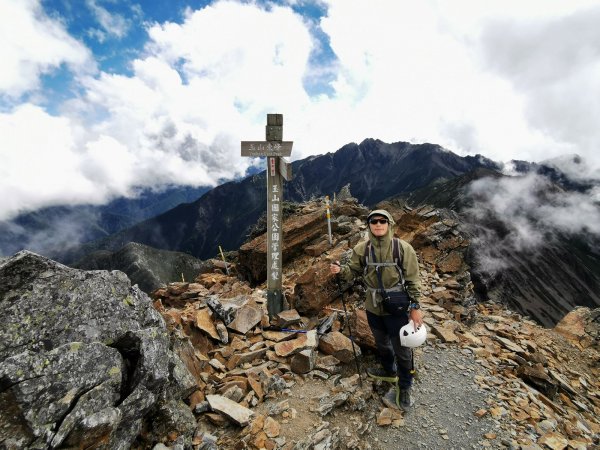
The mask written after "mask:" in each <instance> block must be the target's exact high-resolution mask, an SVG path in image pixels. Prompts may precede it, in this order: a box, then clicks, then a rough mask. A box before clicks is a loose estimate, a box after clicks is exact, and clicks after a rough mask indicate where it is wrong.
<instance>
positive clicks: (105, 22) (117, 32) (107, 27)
mask: <svg viewBox="0 0 600 450" xmlns="http://www.w3.org/2000/svg"><path fill="white" fill-rule="evenodd" d="M85 3H86V5H87V7H88V8H89V9H90V10H91V11H92V13H93V14H94V17H95V18H96V20H97V21H98V23H99V24H100V26H101V27H102V29H103V30H104V32H98V31H96V33H95V35H96V37H97V38H98V40H99V41H100V42H102V41H103V40H104V39H105V36H106V34H108V35H110V36H113V37H116V38H119V39H120V38H122V37H124V36H126V35H127V32H128V31H129V28H130V22H129V21H128V20H127V19H126V18H125V17H123V16H122V15H120V14H116V13H110V12H109V11H108V10H107V9H106V8H104V7H102V6H100V5H99V4H98V2H97V0H86V2H85Z"/></svg>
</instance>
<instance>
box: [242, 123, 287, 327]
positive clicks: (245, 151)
mask: <svg viewBox="0 0 600 450" xmlns="http://www.w3.org/2000/svg"><path fill="white" fill-rule="evenodd" d="M266 139H267V140H266V141H242V156H252V157H258V156H264V157H266V158H267V310H268V312H269V317H273V316H274V315H276V314H277V313H279V312H281V311H283V296H282V283H281V280H282V249H283V232H282V214H281V213H282V203H283V191H282V183H281V179H282V178H283V179H284V180H286V181H289V180H291V178H292V166H291V164H290V163H288V162H287V161H286V160H284V159H283V157H284V156H290V154H291V153H292V144H293V142H284V141H283V140H282V139H283V114H267V128H266Z"/></svg>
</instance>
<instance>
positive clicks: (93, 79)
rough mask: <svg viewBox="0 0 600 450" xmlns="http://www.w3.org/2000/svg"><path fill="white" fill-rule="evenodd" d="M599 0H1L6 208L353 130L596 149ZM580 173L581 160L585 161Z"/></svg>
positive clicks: (590, 167)
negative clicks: (272, 119) (280, 142)
mask: <svg viewBox="0 0 600 450" xmlns="http://www.w3.org/2000/svg"><path fill="white" fill-rule="evenodd" d="M598 23H600V2H598V1H597V0H574V1H569V2H564V1H562V0H561V1H559V0H530V1H527V2H522V1H516V0H502V1H500V0H489V1H485V2H482V1H479V0H453V1H440V0H424V1H419V2H414V1H408V0H406V1H405V0H393V1H392V0H343V1H342V0H281V1H277V2H270V1H253V2H251V1H237V0H219V1H186V0H171V1H168V2H156V1H118V0H77V1H75V0H0V60H2V62H3V70H2V71H0V142H2V146H0V158H1V161H2V164H0V198H2V201H1V202H0V220H1V219H5V218H8V217H11V216H14V215H15V214H17V213H19V212H21V211H26V210H32V209H36V208H40V207H43V206H48V205H56V204H76V203H95V204H98V203H103V202H106V201H108V200H110V199H112V198H114V197H118V196H129V195H133V194H134V193H135V192H137V189H136V188H137V187H148V188H153V189H160V188H161V187H162V186H165V185H169V184H186V185H195V186H199V185H214V184H216V183H218V182H219V181H220V180H227V179H233V178H235V177H239V176H241V175H243V174H244V173H246V170H247V169H248V167H249V165H251V164H256V163H257V161H253V160H250V159H248V158H242V157H240V145H239V142H240V140H262V139H263V138H264V125H265V122H266V114H267V113H270V112H278V113H282V114H284V139H285V140H292V141H294V149H293V151H292V158H293V159H297V158H304V157H306V156H309V155H314V154H322V153H326V152H331V151H335V150H337V149H338V148H340V147H341V146H343V145H345V144H346V143H348V142H361V141H362V140H363V139H365V138H369V137H373V138H379V139H381V140H383V141H386V142H396V141H409V142H413V143H420V142H432V143H436V144H440V145H442V146H444V147H445V148H447V149H449V150H451V151H454V152H456V153H458V154H461V155H467V154H476V153H481V154H484V155H485V156H487V157H490V158H493V159H495V160H498V161H508V160H510V159H524V160H533V161H541V160H546V159H549V158H559V159H560V158H562V155H565V154H574V153H577V154H579V155H581V156H582V157H583V158H584V159H585V161H586V163H585V165H584V169H585V170H582V168H581V167H579V168H577V170H578V171H579V172H580V175H585V176H592V175H594V174H595V175H594V176H597V174H598V167H599V166H600V157H599V156H598V154H600V152H598V147H599V146H600V127H598V123H600V28H599V27H598V26H597V24H598ZM581 172H586V173H581Z"/></svg>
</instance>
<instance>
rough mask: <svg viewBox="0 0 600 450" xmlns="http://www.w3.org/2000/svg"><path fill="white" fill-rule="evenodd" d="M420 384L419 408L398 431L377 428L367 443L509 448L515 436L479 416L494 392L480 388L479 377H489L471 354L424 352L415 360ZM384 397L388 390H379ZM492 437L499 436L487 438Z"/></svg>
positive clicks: (386, 446) (453, 349) (444, 349)
mask: <svg viewBox="0 0 600 450" xmlns="http://www.w3.org/2000/svg"><path fill="white" fill-rule="evenodd" d="M416 365H417V369H418V379H417V380H416V382H415V385H414V388H413V391H414V398H415V406H414V409H413V411H411V412H410V413H408V414H405V415H404V423H405V424H404V426H402V427H399V428H392V427H374V428H373V430H372V432H371V433H370V435H369V436H368V437H367V439H366V440H367V441H368V442H369V443H370V444H371V446H372V448H373V449H377V450H379V449H381V450H384V449H385V450H388V449H449V450H450V449H455V450H458V449H473V448H508V447H509V442H510V436H509V435H508V433H507V432H506V431H504V430H502V429H501V428H500V424H499V423H498V422H497V421H496V420H494V419H493V418H491V417H489V415H486V416H484V417H483V418H481V419H478V418H477V417H475V415H474V412H475V411H478V410H479V409H482V408H484V409H485V408H486V407H487V404H486V399H487V398H489V397H490V395H492V394H491V391H487V390H485V389H483V388H481V387H480V386H479V385H478V384H477V383H476V382H475V380H474V378H475V376H476V375H488V373H487V370H486V369H485V368H484V367H482V366H481V365H479V364H478V363H477V362H476V361H475V360H474V358H473V356H472V355H470V352H468V351H464V353H463V352H461V350H460V349H457V348H456V347H447V346H443V345H442V346H437V347H431V346H430V347H425V348H424V349H423V350H421V351H419V353H418V356H417V358H416ZM378 389H379V390H381V392H385V387H384V386H380V387H378ZM487 433H494V434H496V435H497V437H496V438H495V439H486V438H485V437H484V435H485V434H487Z"/></svg>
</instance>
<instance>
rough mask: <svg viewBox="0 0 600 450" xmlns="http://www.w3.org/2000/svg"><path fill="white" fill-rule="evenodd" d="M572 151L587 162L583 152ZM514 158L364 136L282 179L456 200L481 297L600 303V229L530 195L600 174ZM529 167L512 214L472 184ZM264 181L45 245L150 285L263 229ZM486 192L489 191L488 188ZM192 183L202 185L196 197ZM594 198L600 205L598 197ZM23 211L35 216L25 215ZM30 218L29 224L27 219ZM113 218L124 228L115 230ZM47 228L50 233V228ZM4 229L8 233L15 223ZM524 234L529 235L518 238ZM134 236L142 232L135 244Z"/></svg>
mask: <svg viewBox="0 0 600 450" xmlns="http://www.w3.org/2000/svg"><path fill="white" fill-rule="evenodd" d="M572 163H573V164H574V165H575V166H576V165H577V164H584V163H583V162H582V161H581V160H580V159H577V158H574V159H573V161H572ZM511 165H512V173H514V174H516V175H518V176H516V177H509V176H506V175H504V174H503V173H502V170H503V169H504V167H503V165H502V164H499V163H496V162H494V161H492V160H490V159H487V158H485V157H483V156H481V155H476V156H467V157H461V156H458V155H456V154H454V153H452V152H450V151H448V150H446V149H444V148H442V147H440V146H438V145H434V144H418V145H414V144H409V143H406V142H396V143H391V144H390V143H385V142H382V141H380V140H377V139H365V140H364V141H363V142H361V143H360V144H356V143H351V144H347V145H345V146H343V147H342V148H340V149H339V150H338V151H336V152H333V153H327V154H325V155H319V156H311V157H309V158H306V159H303V160H298V161H295V162H293V163H292V172H293V174H294V175H293V179H292V180H291V181H290V182H287V183H285V185H284V199H285V200H286V201H287V202H305V201H307V200H309V199H311V198H318V197H322V196H324V195H329V196H332V195H333V194H334V193H337V192H339V191H340V190H341V189H342V187H344V186H347V185H349V186H350V189H351V193H352V195H353V196H354V197H355V198H356V199H357V200H358V202H359V203H361V204H363V205H365V206H367V207H375V206H376V205H377V204H378V203H380V202H382V201H385V200H387V201H397V202H404V203H406V204H408V205H411V206H413V207H414V206H418V205H423V204H429V205H431V206H432V207H435V208H441V209H448V210H453V211H455V212H457V213H458V215H459V217H460V220H461V222H462V223H461V227H462V228H463V229H464V230H465V232H467V233H468V234H469V235H470V237H471V245H470V247H469V252H468V254H469V264H470V265H471V267H472V270H471V274H472V278H473V281H474V284H475V289H476V291H477V294H478V296H479V298H481V299H491V300H497V301H500V302H502V303H505V304H509V305H511V307H512V308H513V309H515V310H517V311H519V312H521V313H522V314H524V315H528V316H530V317H533V318H535V319H536V320H538V321H539V322H540V323H542V324H543V325H545V326H551V325H553V324H555V323H556V322H557V321H558V320H560V319H561V318H562V317H563V316H564V314H566V312H568V311H570V310H571V309H572V308H573V307H574V306H576V305H583V306H589V307H597V306H598V305H600V295H599V294H598V293H599V292H600V245H599V244H600V243H599V240H598V238H597V234H594V233H588V232H586V230H587V229H586V228H585V226H584V227H583V228H580V229H579V230H576V231H568V230H567V231H565V230H560V229H553V228H552V227H548V226H542V225H543V224H542V222H543V221H542V220H541V219H540V217H534V216H532V215H531V214H530V213H529V212H528V211H527V208H531V205H533V204H535V205H541V206H542V207H543V208H545V210H547V211H554V210H553V209H552V208H555V210H558V211H560V207H561V205H560V204H559V205H557V204H556V203H560V202H561V201H562V200H560V199H561V198H564V196H568V195H571V194H573V195H576V194H579V195H582V196H584V195H586V192H588V191H589V190H590V189H592V188H594V186H596V187H597V185H595V184H594V183H597V182H595V181H593V180H586V181H581V180H576V179H573V178H572V177H569V176H567V175H566V174H565V173H564V172H562V171H561V170H560V169H558V168H557V167H555V166H552V165H544V164H536V163H529V162H526V161H513V162H511ZM527 176H536V177H539V178H540V179H542V180H544V182H543V183H541V184H540V183H538V184H539V186H538V187H537V188H535V189H533V190H532V191H533V192H528V189H523V188H520V187H517V188H511V189H513V190H516V191H517V192H516V194H514V193H513V194H512V195H513V197H512V198H510V199H505V200H506V201H507V202H509V203H512V204H514V205H515V206H514V207H513V208H512V209H516V210H517V213H514V211H513V213H514V214H515V215H514V216H509V215H506V213H505V212H498V211H495V210H494V207H493V205H491V203H492V200H490V199H489V198H488V199H482V195H483V194H482V193H481V192H474V191H473V189H472V186H474V185H477V183H479V186H480V187H481V185H482V183H483V185H484V186H485V185H489V187H488V188H487V190H488V191H490V192H492V194H498V193H501V191H502V189H503V188H502V186H503V184H502V183H510V182H511V180H519V179H523V178H524V177H527ZM265 185H266V180H265V172H264V171H263V172H260V173H255V174H252V175H250V176H247V177H246V178H245V179H242V180H236V181H231V182H228V183H224V184H222V185H220V186H218V187H216V188H214V189H211V190H206V191H205V192H201V190H198V191H193V190H189V191H187V192H186V193H185V194H184V193H182V192H177V191H176V190H173V191H171V192H170V193H165V196H166V198H170V199H172V198H176V197H177V195H184V196H185V195H187V197H185V201H183V202H179V204H177V206H175V207H173V208H171V209H162V211H161V208H156V207H155V205H153V203H152V199H151V198H150V197H146V201H147V202H150V205H146V206H147V208H146V209H144V208H142V207H141V206H142V205H143V200H140V202H141V203H139V204H138V205H137V206H135V207H130V208H132V209H133V210H134V211H136V214H137V213H138V212H139V211H140V210H145V211H159V212H160V213H159V214H158V215H150V214H148V215H147V216H146V218H145V220H143V221H141V222H138V223H135V224H133V225H131V226H124V224H125V223H127V222H128V221H133V220H134V217H139V216H136V215H135V214H130V215H127V214H125V216H126V217H127V219H126V220H123V221H119V220H112V221H111V220H108V222H109V223H110V224H112V227H111V226H108V225H107V226H106V227H100V228H101V232H100V233H99V236H101V238H100V239H95V240H90V241H89V242H87V243H84V244H83V245H76V246H64V245H61V241H60V240H55V241H54V242H55V245H54V246H53V247H52V248H51V249H50V251H48V252H47V254H48V255H49V256H51V257H53V258H54V259H57V260H60V261H62V262H63V263H66V264H69V265H72V266H74V267H80V268H86V269H110V270H113V269H119V270H123V271H124V272H126V273H127V274H128V275H129V276H130V278H132V280H133V281H134V282H136V283H138V284H140V286H142V285H143V288H144V289H145V290H146V291H148V292H149V291H150V290H152V289H154V288H155V287H156V286H157V285H158V284H160V283H163V284H164V283H167V282H169V281H172V279H173V277H176V278H177V279H179V278H180V276H185V277H186V278H187V279H189V278H190V277H191V276H192V275H191V273H193V271H194V270H196V271H197V270H198V268H199V267H200V268H202V267H204V266H203V265H202V264H201V262H200V261H198V260H206V259H209V258H213V257H215V256H217V255H218V252H219V246H221V247H222V248H223V249H224V250H225V251H228V250H229V251H234V252H235V251H237V249H238V248H239V247H240V246H241V245H242V244H243V243H244V242H245V241H247V239H248V237H249V236H250V235H252V237H254V236H256V233H257V224H260V223H262V222H263V221H262V220H261V219H264V214H265V211H266V208H265V206H266V189H265ZM482 192H486V191H485V189H484V190H483V191H482ZM194 194H198V195H201V196H200V197H199V198H195V199H192V198H190V197H193V195H194ZM560 195H563V197H560ZM483 197H485V195H483ZM557 198H558V199H559V200H556V199H557ZM576 201H577V199H576V200H575V202H576ZM159 203H160V202H159ZM167 203H168V202H166V201H165V202H162V204H163V205H165V204H167ZM111 206H115V205H114V204H113V205H111ZM284 206H285V203H284ZM590 207H591V208H592V209H594V208H595V209H596V211H598V209H599V206H598V203H597V202H596V203H592V204H591V206H590ZM105 211H110V209H108V210H105ZM70 212H72V211H69V210H68V211H67V213H66V214H67V215H68V214H69V213H70ZM36 214H40V213H32V214H31V215H30V216H28V217H29V219H30V222H31V223H33V224H35V223H36V221H35V220H34V219H35V217H36ZM53 214H55V215H56V217H62V218H64V217H63V216H62V215H61V214H65V212H64V211H63V210H61V209H60V208H57V209H55V210H51V214H49V211H48V210H45V211H43V214H42V217H51V216H52V215H53ZM571 214H572V213H571ZM107 217H112V218H114V217H118V214H117V215H115V214H112V213H111V214H107ZM523 218H525V221H526V222H527V223H526V224H525V225H526V228H527V227H529V228H530V229H531V230H530V231H529V232H530V236H525V237H524V238H523V237H521V236H519V230H518V229H515V226H516V225H515V224H520V222H521V221H522V220H523ZM334 219H335V218H334ZM21 220H23V218H21ZM581 220H585V219H584V218H583V217H582V218H581ZM42 222H43V221H42ZM23 223H24V224H25V225H27V222H26V221H25V222H23ZM87 223H88V224H90V227H89V228H90V229H91V230H92V231H90V230H86V231H87V232H88V233H91V234H93V233H94V231H93V230H95V229H96V227H95V226H94V225H92V222H87ZM94 223H98V222H94ZM101 223H106V222H101ZM25 225H23V228H24V229H27V226H25ZM30 225H31V224H30ZM1 226H2V224H0V227H1ZM83 228H85V227H83ZM259 228H260V227H259ZM30 229H31V228H30ZM34 229H35V227H34ZM535 229H539V230H538V231H539V233H538V236H535V233H533V231H532V230H535ZM112 230H115V231H116V232H112V233H111V231H112ZM96 232H97V231H96ZM258 233H260V230H258ZM67 234H68V233H67ZM91 234H90V235H91ZM13 236H14V234H13ZM97 236H98V234H97V235H96V237H97ZM47 237H48V238H50V241H52V239H51V238H52V237H53V236H52V235H48V236H47ZM4 239H5V240H7V241H10V237H9V236H7V235H5V236H4ZM528 239H529V240H531V241H532V242H537V243H536V245H533V243H530V244H527V240H528ZM536 239H537V240H536ZM520 240H524V241H525V244H522V245H516V244H515V242H517V241H520ZM538 241H539V242H538ZM15 242H16V241H15ZM134 242H135V243H137V244H136V245H132V244H131V243H134ZM165 251H167V252H165ZM173 252H175V253H173ZM165 261H177V267H176V270H174V271H173V270H162V269H161V264H163V265H164V264H165ZM182 274H183V275H182Z"/></svg>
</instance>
